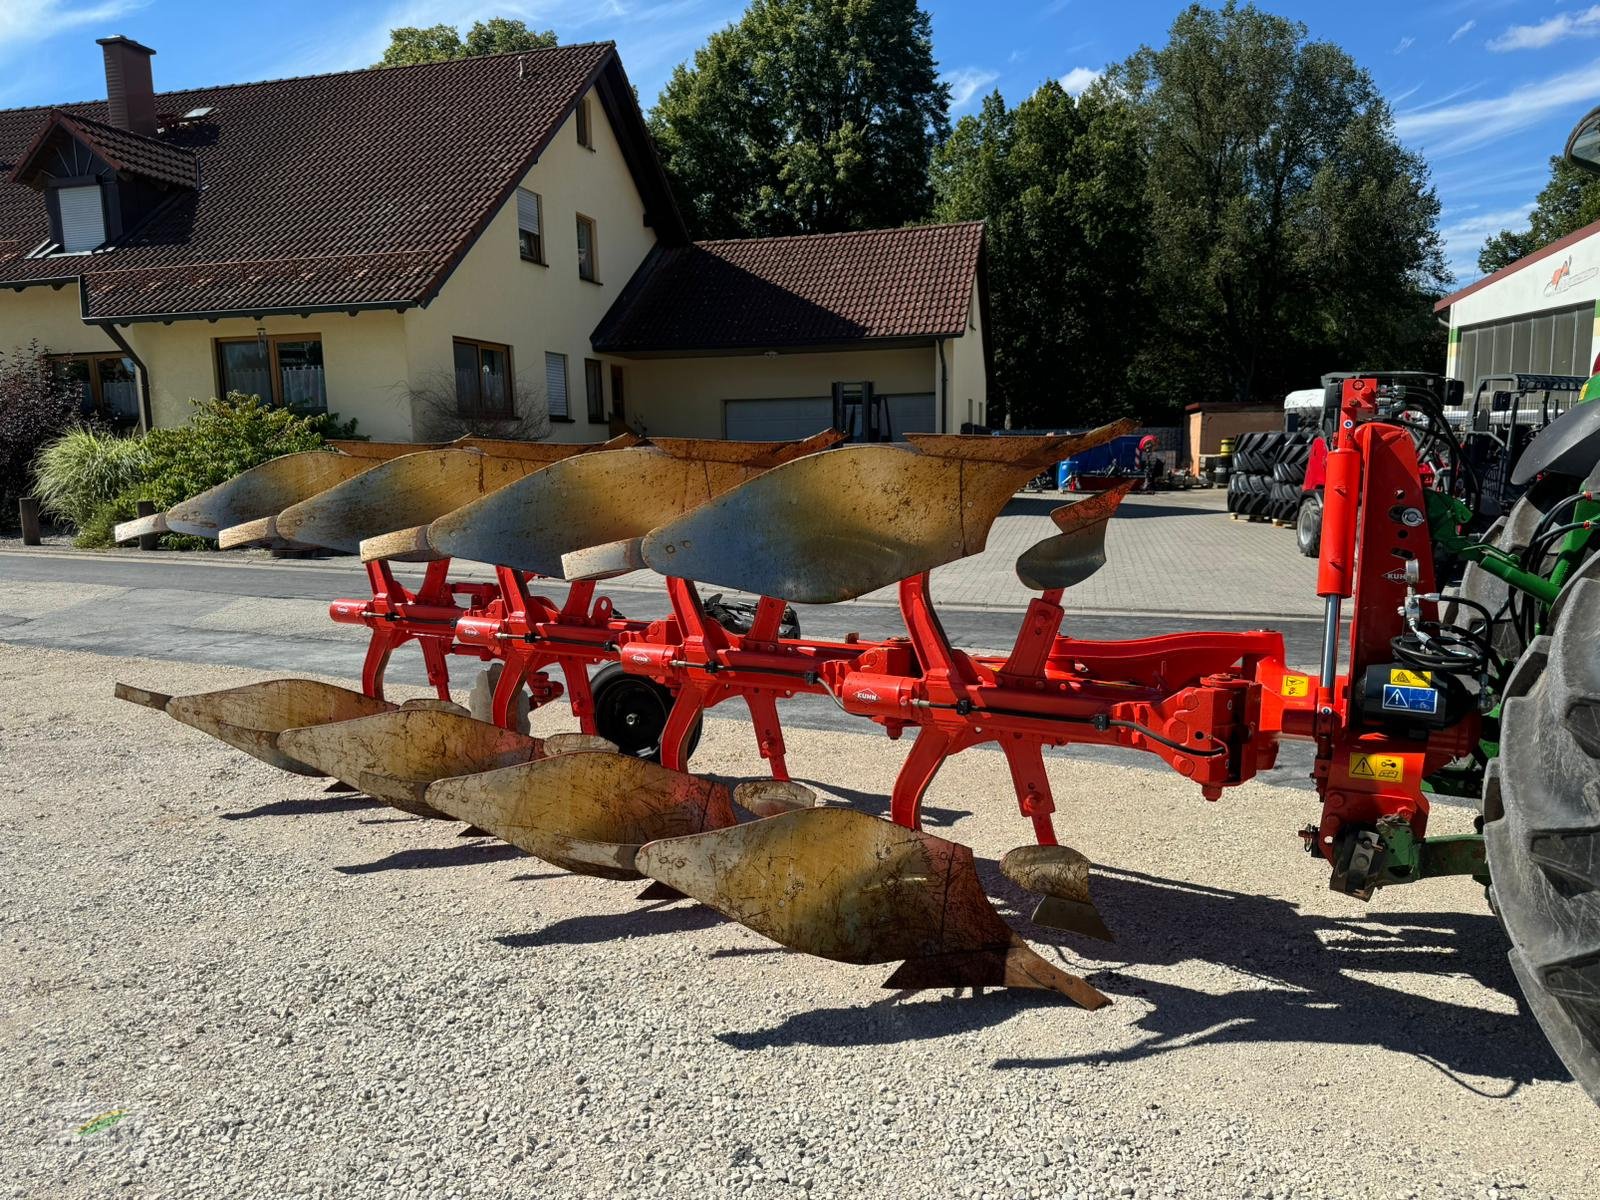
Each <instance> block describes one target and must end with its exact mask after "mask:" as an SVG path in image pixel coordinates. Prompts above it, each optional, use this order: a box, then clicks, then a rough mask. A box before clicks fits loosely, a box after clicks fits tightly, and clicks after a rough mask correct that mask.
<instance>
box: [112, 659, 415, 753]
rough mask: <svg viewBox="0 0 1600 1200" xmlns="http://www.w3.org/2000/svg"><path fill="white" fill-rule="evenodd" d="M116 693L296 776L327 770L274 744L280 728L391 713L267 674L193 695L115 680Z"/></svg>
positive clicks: (324, 687) (374, 703) (335, 690)
mask: <svg viewBox="0 0 1600 1200" xmlns="http://www.w3.org/2000/svg"><path fill="white" fill-rule="evenodd" d="M116 695H117V697H118V698H119V699H122V700H128V701H130V702H132V703H134V704H142V705H144V706H145V707H147V708H160V709H162V710H163V711H164V712H166V713H167V714H168V715H169V716H171V717H172V718H173V719H174V720H177V721H180V722H182V723H183V724H185V725H188V726H191V727H192V728H194V729H198V730H200V731H201V732H202V733H209V734H210V735H211V736H212V737H214V738H217V739H218V740H220V741H224V742H226V743H228V745H230V746H233V747H235V748H236V749H239V750H243V751H244V752H245V753H246V754H249V755H251V756H252V757H254V758H259V759H260V760H261V761H262V762H264V763H270V764H271V765H272V766H274V767H279V768H281V769H282V770H285V771H289V772H292V773H293V774H296V775H327V774H331V772H328V771H323V770H320V769H318V768H317V767H316V766H314V765H312V764H310V763H309V762H307V761H305V760H303V759H301V758H299V757H298V756H296V755H294V754H291V753H288V752H287V751H285V750H284V749H283V748H282V747H281V746H280V745H279V744H278V735H279V734H280V733H282V732H283V731H284V730H285V729H293V728H298V727H301V726H310V725H325V724H328V723H331V722H339V721H350V720H353V719H356V718H360V717H371V716H374V715H377V714H379V713H388V712H393V711H394V707H395V706H394V705H393V704H389V703H387V702H386V701H383V700H374V699H372V697H370V696H364V695H362V694H361V693H360V692H353V691H351V690H350V689H349V688H342V687H336V686H334V685H333V684H331V683H319V682H317V681H316V680H314V679H269V680H265V681H264V682H261V683H249V684H245V685H244V686H243V687H236V688H226V689H224V690H222V691H218V692H201V693H198V694H196V695H193V696H165V695H162V694H161V693H159V692H151V691H148V690H147V689H144V688H137V687H133V686H132V685H130V684H125V683H119V684H117V685H116Z"/></svg>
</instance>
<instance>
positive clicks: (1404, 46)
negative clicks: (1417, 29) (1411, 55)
mask: <svg viewBox="0 0 1600 1200" xmlns="http://www.w3.org/2000/svg"><path fill="white" fill-rule="evenodd" d="M1416 44H1417V39H1416V38H1414V37H1403V38H1401V39H1400V40H1399V42H1397V43H1396V44H1395V48H1394V52H1395V53H1396V54H1404V53H1405V52H1406V51H1407V50H1409V49H1411V47H1412V46H1414V45H1416Z"/></svg>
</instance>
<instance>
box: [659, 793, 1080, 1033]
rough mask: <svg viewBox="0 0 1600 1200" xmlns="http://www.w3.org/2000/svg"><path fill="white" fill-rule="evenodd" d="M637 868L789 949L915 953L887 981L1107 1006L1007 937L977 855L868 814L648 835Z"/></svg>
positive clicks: (882, 957) (847, 955)
mask: <svg viewBox="0 0 1600 1200" xmlns="http://www.w3.org/2000/svg"><path fill="white" fill-rule="evenodd" d="M635 865H636V866H637V867H638V869H639V870H640V871H642V872H644V873H645V874H646V875H648V876H650V877H651V878H652V879H655V880H657V881H658V882H661V883H664V884H666V885H667V886H668V887H672V888H676V889H677V890H678V891H680V892H683V893H684V894H685V895H688V896H693V897H694V898H695V899H696V900H699V901H700V902H701V903H702V904H706V905H709V906H710V907H711V908H714V909H716V910H717V911H718V912H720V913H722V914H723V915H724V916H727V917H729V918H731V919H733V920H735V921H738V922H739V923H740V924H742V925H745V926H748V927H749V928H751V929H753V930H755V931H756V932H757V933H760V934H762V935H764V936H766V937H769V938H771V939H772V940H773V941H775V942H779V943H781V944H782V945H785V946H788V947H790V948H792V949H795V950H803V951H805V952H806V953H809V954H816V955H819V956H820V957H823V958H830V959H834V960H836V961H839V962H849V963H880V962H893V961H895V960H897V959H905V960H908V962H907V967H905V968H902V970H901V972H900V973H897V976H896V978H895V979H891V980H890V985H891V986H907V987H965V986H984V985H988V984H995V985H1000V984H1004V985H1006V986H1011V987H1044V988H1052V989H1054V990H1057V991H1060V992H1062V993H1063V994H1065V995H1067V996H1070V997H1071V998H1072V999H1073V1000H1075V1001H1077V1002H1078V1003H1079V1004H1083V1005H1084V1006H1085V1007H1091V1008H1093V1007H1098V1006H1099V1005H1100V1004H1103V1003H1106V1000H1105V997H1103V996H1101V995H1100V993H1099V992H1097V991H1095V989H1094V988H1092V987H1090V986H1089V985H1088V984H1087V983H1085V982H1084V981H1083V980H1081V979H1078V978H1077V977H1075V976H1072V975H1068V974H1067V973H1066V972H1063V971H1060V970H1058V969H1056V968H1055V967H1052V966H1051V965H1050V964H1048V963H1046V962H1045V961H1044V960H1043V959H1041V958H1039V957H1038V955H1037V954H1034V952H1033V951H1032V950H1030V949H1029V948H1028V947H1027V946H1026V945H1025V944H1024V943H1022V941H1021V940H1020V939H1019V938H1017V937H1016V935H1015V934H1014V933H1012V931H1011V929H1010V928H1009V927H1008V926H1007V925H1006V923H1005V922H1004V921H1003V920H1001V919H1000V915H999V914H998V913H997V912H995V910H994V907H993V906H992V905H991V904H990V903H989V898H988V897H987V896H986V895H984V892H983V885H982V884H981V883H980V882H979V881H978V873H977V870H976V869H975V867H974V865H973V859H972V851H971V850H969V849H967V847H965V846H961V845H958V844H956V843H955V842H949V841H946V840H944V839H943V838H939V837H935V836H934V835H932V834H929V833H923V832H921V831H919V830H911V829H905V828H903V827H901V826H899V825H894V824H891V823H890V822H888V821H883V820H880V819H878V818H877V817H871V816H868V815H866V814H865V813H860V812H855V811H852V810H850V809H846V808H812V809H806V810H804V811H799V812H789V813H783V814H779V815H777V816H773V817H767V818H765V819H763V820H759V821H752V822H750V823H748V824H744V825H737V826H733V827H731V828H727V829H719V830H715V831H713V832H710V833H702V834H697V835H695V836H692V837H682V838H674V839H671V840H668V841H660V842H651V843H649V844H648V845H646V846H644V847H642V848H641V849H640V850H639V852H638V854H637V855H636V856H635ZM896 979H899V980H900V982H899V983H897V982H896ZM907 979H910V980H913V982H905V980H907Z"/></svg>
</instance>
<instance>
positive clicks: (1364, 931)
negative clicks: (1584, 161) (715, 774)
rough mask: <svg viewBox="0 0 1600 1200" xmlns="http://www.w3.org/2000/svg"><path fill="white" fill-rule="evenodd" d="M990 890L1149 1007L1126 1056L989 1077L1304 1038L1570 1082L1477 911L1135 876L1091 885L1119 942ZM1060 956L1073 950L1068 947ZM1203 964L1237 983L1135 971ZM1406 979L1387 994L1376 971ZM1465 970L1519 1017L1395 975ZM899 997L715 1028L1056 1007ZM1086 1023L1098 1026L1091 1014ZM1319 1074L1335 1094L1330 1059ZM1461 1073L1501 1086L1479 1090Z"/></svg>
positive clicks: (912, 1019)
mask: <svg viewBox="0 0 1600 1200" xmlns="http://www.w3.org/2000/svg"><path fill="white" fill-rule="evenodd" d="M978 869H979V873H980V874H981V875H982V876H983V877H984V885H985V889H986V890H987V891H988V892H989V895H990V897H991V898H992V899H993V900H994V901H995V906H996V907H997V908H998V909H1000V910H1001V912H1002V914H1003V915H1004V916H1005V917H1006V919H1007V920H1008V921H1009V922H1010V923H1011V924H1012V925H1013V926H1014V927H1016V928H1017V929H1018V931H1019V932H1021V933H1022V935H1023V936H1024V937H1025V938H1027V939H1028V940H1029V941H1030V942H1031V943H1033V944H1034V946H1035V947H1036V948H1037V949H1039V950H1040V951H1041V953H1045V954H1046V956H1047V957H1049V956H1050V952H1051V951H1052V950H1054V952H1055V955H1056V957H1057V958H1059V959H1060V960H1061V961H1062V964H1063V965H1064V966H1065V967H1066V968H1067V969H1069V970H1073V971H1076V972H1078V973H1080V974H1083V975H1084V977H1085V978H1086V979H1088V981H1089V982H1090V983H1093V984H1094V985H1095V986H1096V987H1098V988H1100V989H1101V990H1102V991H1104V992H1106V993H1107V994H1109V995H1111V996H1112V997H1113V998H1114V999H1116V1000H1122V1001H1123V1002H1124V1003H1126V1002H1127V1001H1129V1000H1132V1001H1134V1002H1135V1003H1137V1002H1138V1001H1140V1000H1142V1001H1145V1002H1147V1003H1148V1004H1149V1005H1150V1006H1151V1007H1150V1009H1149V1011H1147V1012H1145V1013H1143V1014H1142V1015H1140V1016H1139V1017H1138V1019H1137V1021H1136V1022H1135V1023H1134V1025H1135V1028H1136V1029H1138V1030H1142V1031H1144V1033H1145V1034H1146V1036H1145V1037H1143V1038H1142V1039H1141V1040H1139V1041H1137V1042H1136V1043H1135V1044H1133V1045H1131V1046H1128V1047H1125V1048H1123V1049H1111V1048H1107V1049H1096V1050H1093V1051H1089V1052H1085V1053H1082V1054H1065V1055H1059V1056H1051V1057H1047V1058H1016V1059H1000V1060H997V1061H996V1062H995V1063H994V1068H995V1069H996V1070H1015V1069H1025V1070H1038V1069H1048V1068H1051V1067H1062V1066H1071V1065H1074V1064H1084V1063H1105V1062H1132V1061H1138V1060H1141V1059H1147V1058H1154V1057H1156V1056H1158V1055H1161V1054H1166V1053H1172V1052H1177V1051H1182V1050H1184V1049H1187V1048H1189V1047H1191V1046H1197V1045H1219V1044H1222V1045H1226V1044H1232V1043H1237V1044H1249V1043H1261V1042H1302V1043H1305V1044H1307V1045H1311V1046H1317V1047H1319V1048H1320V1049H1321V1050H1323V1051H1325V1050H1326V1049H1327V1048H1328V1047H1332V1046H1338V1045H1348V1046H1377V1047H1380V1048H1382V1049H1386V1050H1390V1051H1393V1052H1395V1053H1398V1054H1405V1055H1409V1056H1411V1057H1414V1058H1418V1059H1421V1060H1422V1061H1424V1062H1427V1063H1429V1064H1431V1065H1432V1066H1434V1067H1435V1068H1436V1069H1437V1070H1439V1071H1441V1072H1442V1073H1444V1074H1445V1075H1447V1076H1449V1077H1450V1078H1452V1079H1454V1080H1456V1082H1458V1083H1459V1084H1460V1085H1461V1086H1462V1087H1463V1088H1466V1089H1467V1090H1469V1091H1473V1092H1475V1093H1477V1094H1479V1095H1484V1096H1487V1097H1489V1098H1501V1099H1503V1098H1506V1097H1509V1096H1511V1095H1513V1094H1515V1092H1516V1091H1517V1090H1518V1089H1519V1088H1520V1087H1521V1085H1522V1084H1524V1083H1528V1082H1532V1081H1534V1080H1565V1079H1566V1078H1567V1072H1566V1071H1565V1070H1564V1069H1563V1067H1562V1066H1561V1064H1560V1062H1559V1061H1558V1060H1557V1059H1556V1057H1555V1055H1554V1054H1553V1053H1552V1052H1551V1050H1550V1048H1549V1045H1548V1043H1546V1041H1545V1039H1544V1037H1543V1035H1542V1034H1541V1033H1540V1031H1539V1027H1538V1025H1537V1023H1536V1022H1535V1021H1534V1020H1533V1018H1532V1016H1531V1015H1530V1014H1529V1013H1528V1011H1527V1009H1526V1006H1525V1005H1524V1004H1523V1002H1522V994H1521V991H1520V989H1519V988H1518V987H1517V985H1516V980H1515V978H1514V977H1513V975H1512V973H1511V968H1510V965H1509V963H1508V962H1507V960H1506V951H1505V935H1504V933H1503V932H1502V930H1501V929H1500V926H1499V922H1498V921H1497V920H1496V919H1495V917H1494V916H1493V915H1492V914H1491V913H1490V912H1489V911H1488V909H1487V907H1485V909H1484V911H1483V912H1482V913H1481V914H1478V913H1461V912H1404V913H1394V912H1383V911H1381V910H1366V911H1363V910H1361V909H1359V908H1353V909H1352V911H1351V912H1350V914H1349V915H1348V916H1323V915H1319V914H1309V913H1302V912H1300V911H1299V909H1298V908H1297V906H1296V905H1295V904H1294V903H1293V902H1292V901H1289V900H1284V899H1278V898H1274V897H1270V896H1256V895H1250V894H1248V893H1244V892H1235V891H1229V890H1225V889H1220V888H1212V887H1205V886H1200V885H1195V884H1189V883H1184V882H1181V881H1177V880H1169V879H1163V878H1160V877H1158V876H1153V875H1146V874H1142V873H1140V872H1136V871H1128V870H1116V869H1103V870H1097V871H1096V873H1095V876H1094V893H1095V899H1096V903H1097V904H1098V906H1099V907H1100V910H1101V912H1102V913H1103V914H1104V915H1105V917H1106V919H1107V921H1108V923H1109V924H1110V925H1111V927H1112V929H1113V930H1115V931H1117V933H1118V937H1119V938H1120V939H1121V940H1120V941H1118V942H1117V943H1116V944H1114V945H1110V944H1107V943H1102V942H1097V941H1092V940H1090V939H1087V938H1081V937H1077V936H1075V935H1072V934H1066V933H1061V932H1059V931H1056V930H1051V929H1044V928H1041V927H1039V926H1036V925H1033V924H1032V923H1031V922H1030V921H1028V920H1027V914H1028V913H1029V912H1030V911H1031V909H1032V905H1033V898H1032V897H1029V896H1026V895H1024V894H1023V893H1022V892H1020V891H1019V890H1018V889H1017V888H1015V887H1014V886H1013V885H1011V884H1010V883H1008V882H1007V881H1006V880H1005V879H1004V878H1003V877H1002V876H1000V874H999V871H998V868H997V866H996V864H995V863H994V862H992V861H988V860H982V859H980V860H979V862H978ZM1069 950H1070V953H1066V952H1067V951H1069ZM1194 960H1200V961H1204V962H1209V963H1215V964H1218V965H1221V966H1224V967H1229V968H1231V969H1232V970H1234V971H1235V972H1237V973H1239V974H1240V975H1242V976H1245V977H1246V979H1245V980H1244V981H1242V982H1241V983H1240V985H1239V986H1237V987H1234V988H1233V989H1232V990H1229V991H1225V992H1222V993H1220V994H1212V993H1210V992H1206V991H1201V990H1198V989H1196V988H1188V987H1182V986H1178V985H1175V984H1172V983H1169V982H1165V981H1157V980H1151V979H1149V978H1147V977H1144V975H1143V974H1142V973H1137V972H1138V969H1139V968H1143V967H1168V966H1174V965H1177V964H1179V963H1183V962H1188V961H1194ZM1384 974H1393V975H1396V976H1400V977H1401V978H1399V979H1397V980H1396V982H1395V983H1393V984H1392V985H1390V984H1386V983H1383V982H1380V981H1378V980H1376V979H1374V976H1380V975H1384ZM1411 974H1428V975H1436V974H1449V975H1454V976H1465V977H1467V978H1469V979H1471V980H1473V981H1475V982H1476V983H1478V984H1481V985H1482V986H1483V987H1486V988H1488V989H1490V990H1492V991H1495V992H1498V993H1500V994H1502V995H1504V996H1506V997H1511V998H1514V999H1515V1001H1516V1004H1517V1011H1516V1012H1515V1013H1504V1012H1493V1011H1488V1010H1485V1009H1482V1008H1476V1007H1470V1006H1468V1005H1464V1004H1457V1003H1452V1002H1450V1001H1446V1000H1442V999H1435V998H1431V997H1428V996H1415V995H1411V994H1409V993H1408V991H1407V990H1406V982H1405V979H1404V976H1407V975H1411ZM906 995H908V993H898V994H896V995H892V996H888V997H886V998H885V999H884V1000H883V1001H881V1002H879V1003H877V1004H874V1005H870V1006H867V1008H865V1009H863V1008H862V1007H861V1006H859V1005H846V1006H840V1007H829V1008H820V1009H813V1010H811V1011H809V1012H802V1013H793V1014H791V1015H789V1016H788V1017H786V1018H785V1019H784V1020H783V1021H782V1022H781V1023H779V1024H777V1025H775V1026H773V1027H771V1028H768V1029H761V1030H749V1031H740V1032H727V1033H719V1034H717V1035H716V1036H717V1038H718V1040H719V1041H722V1042H723V1043H725V1044H727V1045H729V1046H732V1047H734V1048H735V1049H741V1050H758V1049H766V1048H769V1047H773V1046H786V1045H818V1046H853V1045H877V1044H888V1043H893V1042H903V1041H908V1040H920V1039H929V1038H941V1037H951V1036H958V1035H960V1034H963V1033H968V1032H971V1031H974V1030H977V1029H982V1028H986V1027H989V1026H993V1025H998V1024H1001V1023H1003V1022H1005V1021H1007V1020H1010V1019H1011V1018H1013V1017H1015V1016H1017V1015H1019V1014H1021V1013H1024V1012H1026V1011H1028V1010H1030V1009H1033V1008H1038V1007H1046V1006H1050V1007H1054V1006H1055V1004H1056V1002H1057V1001H1056V998H1054V997H1051V996H1049V995H1048V994H1045V993H1039V992H1008V991H1004V990H1000V991H993V992H987V993H984V994H982V995H979V996H973V997H971V998H956V999H951V1000H945V1001H942V1002H936V1003H919V1004H898V1003H896V1001H898V1000H900V999H902V998H904V997H905V996H906ZM1087 1019H1088V1020H1093V1019H1094V1018H1092V1017H1090V1018H1087ZM1322 1057H1323V1058H1324V1059H1325V1060H1327V1061H1328V1065H1327V1066H1326V1067H1323V1068H1319V1069H1318V1070H1317V1071H1315V1072H1313V1074H1325V1075H1326V1078H1327V1080H1328V1082H1329V1085H1330V1086H1343V1085H1345V1084H1347V1083H1348V1082H1349V1081H1348V1080H1344V1079H1341V1077H1340V1076H1339V1069H1338V1064H1337V1061H1336V1059H1329V1056H1328V1055H1326V1054H1325V1053H1323V1054H1322ZM1462 1074H1471V1075H1477V1076H1486V1077H1489V1078H1493V1079H1497V1080H1501V1081H1503V1086H1501V1087H1500V1088H1499V1089H1498V1090H1487V1091H1486V1090H1483V1089H1480V1088H1479V1087H1478V1086H1477V1085H1475V1084H1474V1083H1472V1082H1470V1081H1468V1080H1465V1079H1462V1078H1461V1077H1460V1076H1461V1075H1462Z"/></svg>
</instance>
